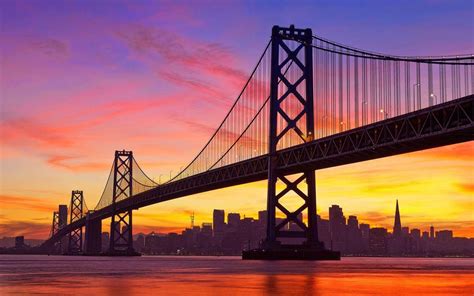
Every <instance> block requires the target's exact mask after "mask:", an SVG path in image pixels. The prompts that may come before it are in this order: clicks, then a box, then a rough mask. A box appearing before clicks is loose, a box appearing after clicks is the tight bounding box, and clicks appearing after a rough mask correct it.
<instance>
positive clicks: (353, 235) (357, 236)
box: [346, 216, 363, 255]
mask: <svg viewBox="0 0 474 296" xmlns="http://www.w3.org/2000/svg"><path fill="white" fill-rule="evenodd" d="M346 230H347V236H346V238H347V241H346V253H347V254H352V255H354V254H360V253H362V249H363V246H362V234H361V231H360V229H359V221H358V220H357V217H356V216H349V218H348V219H347V229H346Z"/></svg>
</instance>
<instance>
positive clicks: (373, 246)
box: [369, 227, 387, 256]
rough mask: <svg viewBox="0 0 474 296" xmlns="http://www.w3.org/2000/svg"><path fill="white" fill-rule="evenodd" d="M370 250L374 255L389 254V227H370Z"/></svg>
mask: <svg viewBox="0 0 474 296" xmlns="http://www.w3.org/2000/svg"><path fill="white" fill-rule="evenodd" d="M369 251H370V254H372V255H379V256H384V255H387V229H385V228H382V227H376V228H371V229H370V232H369Z"/></svg>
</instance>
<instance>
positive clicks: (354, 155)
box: [40, 26, 474, 259]
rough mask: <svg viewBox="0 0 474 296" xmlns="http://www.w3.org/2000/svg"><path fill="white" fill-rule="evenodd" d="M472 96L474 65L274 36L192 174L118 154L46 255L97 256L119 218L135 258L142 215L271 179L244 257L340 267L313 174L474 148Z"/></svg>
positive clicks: (115, 235)
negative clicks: (258, 227)
mask: <svg viewBox="0 0 474 296" xmlns="http://www.w3.org/2000/svg"><path fill="white" fill-rule="evenodd" d="M473 93H474V55H473V54H469V55H467V54H464V55H455V56H424V57H415V56H394V55H388V54H381V53H376V52H371V51H367V50H362V49H358V48H354V47H350V46H346V45H343V44H340V43H336V42H333V41H330V40H327V39H324V38H321V37H319V36H316V35H313V33H312V30H311V29H297V28H294V26H291V27H289V28H282V27H278V26H274V27H273V30H272V35H271V38H270V40H269V42H268V43H267V45H266V46H265V48H264V50H263V52H262V54H261V56H260V57H259V59H258V62H257V63H256V66H255V67H254V69H253V70H252V72H251V74H250V76H249V78H248V80H247V82H246V83H245V84H244V86H243V88H242V90H241V92H240V93H239V95H238V96H237V99H236V100H235V102H234V104H233V105H232V107H231V108H230V110H229V111H228V113H227V114H226V115H225V117H224V119H223V121H222V122H221V124H220V125H219V126H218V127H217V129H216V131H215V132H214V133H213V134H212V136H211V138H210V139H209V141H208V142H207V143H206V144H205V145H204V147H203V148H202V150H201V151H199V152H198V153H197V155H196V157H195V158H194V159H193V160H192V161H191V162H189V164H188V165H187V166H186V167H184V169H182V170H181V171H180V172H179V173H178V174H177V175H175V176H174V177H173V178H171V179H170V180H169V181H168V182H165V183H162V184H158V183H156V182H154V181H153V180H152V179H151V178H149V177H148V176H147V175H146V173H145V172H144V171H143V170H142V168H141V167H140V166H139V164H138V162H137V161H136V159H135V157H134V155H133V153H132V152H131V151H116V152H115V157H114V161H113V164H112V168H111V170H110V173H109V176H108V179H107V183H106V184H105V187H104V191H103V193H102V195H101V197H100V200H99V202H98V204H97V205H96V206H95V207H94V209H88V207H87V205H86V203H85V200H84V196H83V193H82V191H73V192H72V195H71V202H70V207H69V209H67V210H66V209H63V214H62V215H61V213H60V211H59V212H58V211H56V212H54V213H53V223H52V229H51V235H50V237H49V238H48V240H46V241H45V242H44V243H43V244H42V245H41V247H40V248H41V249H42V250H46V251H47V252H49V253H55V252H56V253H58V252H65V253H67V254H89V255H98V254H100V253H101V229H102V220H104V219H108V218H110V219H111V223H110V245H109V250H108V252H107V254H109V255H133V254H135V251H134V250H133V238H132V233H133V223H132V214H133V211H134V210H136V209H139V208H141V207H145V206H148V205H152V204H157V203H160V202H165V201H168V200H172V199H176V198H181V197H185V196H188V195H192V194H196V193H202V192H206V191H210V190H215V189H219V188H224V187H229V186H234V185H238V184H244V183H249V182H255V181H261V180H267V182H268V187H267V188H268V191H267V213H268V220H267V231H266V239H265V240H264V241H263V242H262V246H261V248H260V249H256V250H251V251H247V252H246V253H244V258H245V259H282V258H283V259H284V258H287V259H295V258H298V259H338V258H339V254H338V253H337V252H332V251H328V250H326V249H325V247H324V245H323V244H322V243H321V242H319V240H318V233H317V227H316V223H317V220H316V180H315V170H318V169H323V168H329V167H334V166H339V165H345V164H350V163H355V162H360V161H365V160H370V159H377V158H381V157H386V156H391V155H397V154H401V153H407V152H412V151H418V150H423V149H429V148H434V147H440V146H444V145H450V144H455V143H461V142H466V141H470V140H472V139H473V131H474V123H473V120H474V94H473ZM280 189H281V190H280ZM290 194H293V195H296V196H298V197H300V201H301V206H300V207H298V208H297V209H294V210H291V209H290V207H288V205H286V204H285V202H284V201H285V199H284V198H283V197H284V196H286V195H290ZM64 210H66V211H65V212H64ZM303 212H305V216H306V217H307V218H306V220H305V221H303V220H301V218H300V217H301V215H300V214H301V213H303ZM67 216H69V221H67ZM277 217H279V218H283V219H281V220H280V219H276V218H277ZM277 221H278V223H277ZM289 223H294V224H296V225H298V228H299V230H292V231H290V230H288V227H286V226H287V225H288V224H289ZM83 230H85V231H84V232H83ZM282 238H290V239H296V240H295V241H297V242H298V243H295V244H289V245H288V244H282V243H281V239H282ZM61 250H62V251H61Z"/></svg>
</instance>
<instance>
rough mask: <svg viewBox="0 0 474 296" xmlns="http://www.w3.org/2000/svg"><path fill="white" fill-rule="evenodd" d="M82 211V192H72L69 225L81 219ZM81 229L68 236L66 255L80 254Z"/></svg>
mask: <svg viewBox="0 0 474 296" xmlns="http://www.w3.org/2000/svg"><path fill="white" fill-rule="evenodd" d="M83 209H84V194H83V192H82V191H78V190H76V191H72V193H71V207H70V220H69V223H74V222H75V221H77V220H79V219H81V218H82V214H83ZM82 243H83V240H82V227H78V228H76V229H75V230H73V231H72V232H71V233H70V234H69V243H68V249H67V254H68V255H78V254H82V251H83V250H82Z"/></svg>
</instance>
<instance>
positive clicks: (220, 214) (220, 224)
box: [212, 210, 226, 246]
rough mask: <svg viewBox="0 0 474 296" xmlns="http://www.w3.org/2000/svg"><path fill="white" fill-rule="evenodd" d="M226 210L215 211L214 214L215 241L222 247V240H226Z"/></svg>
mask: <svg viewBox="0 0 474 296" xmlns="http://www.w3.org/2000/svg"><path fill="white" fill-rule="evenodd" d="M224 217H225V212H224V210H214V212H213V213H212V226H213V232H214V241H215V244H216V245H217V246H221V245H222V239H223V238H224V231H225V226H226V225H225V222H224Z"/></svg>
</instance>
